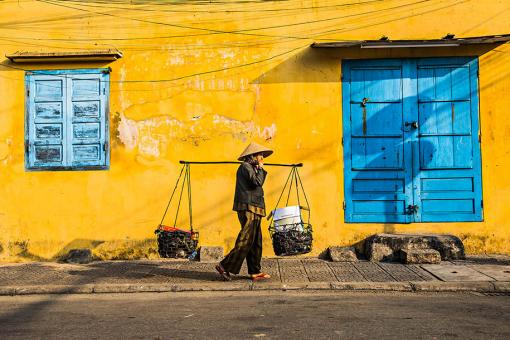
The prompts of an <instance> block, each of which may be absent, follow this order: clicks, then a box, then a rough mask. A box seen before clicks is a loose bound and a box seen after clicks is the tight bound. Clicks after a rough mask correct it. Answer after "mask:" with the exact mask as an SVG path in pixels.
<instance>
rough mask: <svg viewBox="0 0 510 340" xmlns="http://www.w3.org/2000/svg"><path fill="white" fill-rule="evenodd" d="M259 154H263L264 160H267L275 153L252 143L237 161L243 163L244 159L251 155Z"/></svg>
mask: <svg viewBox="0 0 510 340" xmlns="http://www.w3.org/2000/svg"><path fill="white" fill-rule="evenodd" d="M259 152H261V153H262V155H264V158H265V157H269V156H271V154H272V153H273V150H270V149H268V148H266V147H265V146H262V145H260V144H257V143H254V142H251V143H250V145H248V146H247V147H246V149H244V151H243V153H242V154H241V156H239V158H238V159H237V160H239V161H242V160H243V158H244V157H246V156H249V155H253V154H256V153H259Z"/></svg>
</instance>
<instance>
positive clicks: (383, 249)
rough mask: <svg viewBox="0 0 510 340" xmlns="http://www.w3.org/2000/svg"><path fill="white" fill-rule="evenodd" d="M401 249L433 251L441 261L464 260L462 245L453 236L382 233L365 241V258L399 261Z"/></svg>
mask: <svg viewBox="0 0 510 340" xmlns="http://www.w3.org/2000/svg"><path fill="white" fill-rule="evenodd" d="M402 249H433V250H437V251H438V252H439V254H440V255H441V260H457V259H465V253H464V245H463V244H462V241H461V240H460V239H459V238H458V237H456V236H453V235H439V234H386V233H384V234H375V235H372V236H370V237H368V238H367V239H366V240H365V256H366V257H367V258H368V259H369V260H370V261H399V260H400V259H401V256H400V251H401V250H402Z"/></svg>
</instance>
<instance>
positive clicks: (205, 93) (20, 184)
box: [0, 0, 510, 261]
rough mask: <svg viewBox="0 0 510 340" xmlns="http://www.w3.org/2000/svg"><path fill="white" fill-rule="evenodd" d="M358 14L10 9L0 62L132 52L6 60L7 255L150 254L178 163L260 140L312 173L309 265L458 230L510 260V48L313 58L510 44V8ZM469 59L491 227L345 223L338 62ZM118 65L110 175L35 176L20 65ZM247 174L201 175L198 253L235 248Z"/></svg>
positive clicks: (381, 7)
mask: <svg viewBox="0 0 510 340" xmlns="http://www.w3.org/2000/svg"><path fill="white" fill-rule="evenodd" d="M350 3H352V1H344V2H335V3H329V2H328V3H327V4H324V2H322V1H301V0H300V1H297V0H289V1H279V2H271V1H269V2H261V3H252V4H244V5H243V4H240V3H236V2H235V1H232V2H231V3H228V2H222V4H218V3H210V4H206V5H190V4H186V3H179V4H174V6H177V7H169V6H170V5H168V6H163V7H161V6H156V8H157V9H165V10H169V9H179V10H189V11H190V12H178V13H175V12H174V13H172V14H171V15H167V14H168V13H167V12H150V11H145V12H143V11H136V10H133V9H137V8H140V7H138V6H139V5H138V6H137V5H129V4H122V5H120V4H119V5H116V6H115V7H118V8H111V7H112V6H109V5H108V4H100V3H94V6H96V7H93V6H88V5H84V4H79V3H76V2H74V3H71V2H68V3H66V6H67V7H62V6H59V5H58V3H57V5H55V4H49V3H42V2H36V1H20V2H12V1H10V2H0V18H1V20H2V22H3V24H2V25H1V26H0V36H2V37H8V38H9V39H7V38H2V39H3V40H1V41H0V55H5V54H8V53H12V52H14V51H17V50H32V51H73V50H81V49H98V48H112V47H116V48H119V49H120V50H122V52H123V54H124V57H123V58H122V59H119V60H118V61H115V62H112V63H75V64H55V63H52V64H42V65H41V64H16V65H13V64H10V63H8V62H7V61H6V60H2V61H1V63H2V64H3V65H5V66H0V93H2V100H1V101H0V187H1V189H0V192H1V195H0V259H1V260H3V261H34V260H52V259H56V258H58V257H59V256H60V255H62V254H64V253H65V252H66V251H67V250H69V249H72V248H80V247H88V248H92V249H94V252H95V254H96V255H97V256H99V257H100V258H122V257H123V256H124V257H127V258H138V257H144V256H145V257H154V256H155V254H154V246H155V245H154V235H153V231H154V229H155V227H156V226H157V225H158V223H159V221H160V218H161V215H162V213H163V211H164V208H165V205H166V203H167V200H168V197H169V194H170V192H171V190H172V188H173V185H174V184H175V180H176V179H177V176H178V173H179V170H180V167H179V164H178V161H179V160H180V159H187V160H234V159H235V158H237V155H238V154H239V153H240V152H241V151H242V149H243V148H244V147H245V146H246V144H247V143H248V142H249V141H251V140H254V141H257V142H260V143H264V144H266V145H268V146H269V147H271V148H273V149H275V154H274V156H272V157H271V159H270V160H271V161H272V162H286V163H292V162H304V164H305V166H304V168H303V169H302V170H301V175H302V178H303V182H304V185H305V188H306V189H307V194H308V197H309V199H310V203H311V208H312V224H313V226H314V251H313V253H312V255H317V254H318V253H320V252H321V251H322V250H324V249H325V248H326V247H327V246H329V245H342V244H352V243H354V242H356V241H358V240H360V239H361V238H363V237H365V236H367V235H369V234H372V233H375V232H383V231H388V232H440V233H453V234H456V235H458V236H460V237H461V238H462V239H463V240H464V243H465V245H466V247H467V250H468V252H471V253H510V227H509V224H508V220H510V213H509V211H508V208H507V207H508V206H509V203H510V198H509V197H510V196H509V195H508V191H509V190H510V179H509V177H508V176H507V174H508V172H509V170H510V161H509V160H508V153H509V152H510V151H509V150H508V147H507V146H506V145H507V144H508V139H509V138H510V121H509V120H508V119H507V118H508V108H509V107H510V97H509V96H508V95H507V94H508V92H509V90H510V80H509V77H508V73H509V70H510V67H509V66H510V48H509V47H508V46H506V45H502V46H492V47H491V48H490V49H488V50H483V49H476V48H474V49H463V50H461V51H459V50H455V49H442V50H430V49H427V50H423V49H417V50H386V51H373V52H371V53H369V54H367V53H359V52H353V51H343V52H342V51H317V50H312V49H311V48H309V47H308V45H309V44H310V43H311V42H313V41H316V40H320V39H324V41H326V40H325V39H332V40H355V39H378V38H379V37H381V36H382V35H386V36H389V37H391V38H392V39H426V38H440V37H442V36H444V35H445V34H446V33H455V34H457V36H460V37H463V36H478V35H490V34H498V33H509V32H510V11H509V9H508V4H507V3H506V2H505V1H488V2H481V1H463V2H458V1H427V2H417V3H406V2H403V1H397V0H390V1H384V2H370V3H369V4H363V2H357V3H356V4H354V5H352V4H351V5H349V4H350ZM342 5H344V6H342ZM97 6H99V7H97ZM122 7H125V8H126V9H121V8H122ZM310 7H313V8H310ZM144 8H146V9H154V8H155V7H151V6H145V7H144ZM306 8H310V9H306ZM228 10H230V11H228ZM239 10H245V11H244V12H243V11H239ZM268 10H269V11H268ZM101 13H108V14H109V15H108V16H105V15H103V14H101ZM473 13H476V15H473ZM112 16H113V17H112ZM168 24H171V25H178V26H180V27H176V26H171V25H168ZM182 26H189V27H193V26H195V27H200V28H201V30H194V29H192V28H183V27H182ZM261 27H272V28H267V29H262V30H261V29H259V28H261ZM203 29H209V30H213V31H222V30H223V31H236V30H243V29H256V30H253V31H248V32H247V33H254V34H253V35H252V34H236V33H230V34H219V33H218V32H216V33H215V32H210V31H209V32H208V31H204V30H203ZM211 33H214V34H211ZM257 34H258V35H257ZM119 38H120V40H119ZM48 39H55V40H48ZM122 39H128V40H122ZM129 39H131V40H129ZM466 53H467V54H469V55H473V54H475V55H480V115H481V119H480V122H481V131H482V158H483V164H482V167H483V196H484V203H485V204H484V205H485V208H484V222H480V223H429V224H419V223H417V224H410V225H398V224H346V223H344V222H343V219H344V216H343V210H342V202H343V163H342V153H343V149H342V145H341V137H342V136H341V131H342V119H341V117H342V112H341V102H342V98H341V81H340V77H341V61H342V59H344V58H358V57H360V58H398V57H422V56H447V55H452V56H454V55H463V54H466ZM108 66H109V67H111V68H112V73H111V81H112V82H111V84H110V91H111V94H110V115H109V119H110V142H111V161H110V164H111V167H110V169H109V170H105V171H66V172H51V171H45V172H27V171H25V169H24V119H25V111H24V110H25V108H24V100H25V96H24V72H23V71H22V70H17V69H13V68H12V67H22V68H27V69H66V68H84V67H108ZM193 75H194V76H193ZM148 80H151V81H150V82H148ZM235 170H236V169H235V166H232V165H211V166H193V167H192V169H191V178H192V184H193V188H192V189H193V211H194V224H195V227H196V229H198V230H199V231H200V235H201V238H200V242H201V244H202V245H221V246H224V247H225V248H226V249H228V248H230V247H231V246H232V245H233V243H234V241H235V237H236V235H237V232H238V228H239V227H238V222H237V220H236V216H235V214H234V213H233V212H232V211H231V205H232V196H233V189H234V176H235ZM268 171H269V177H268V181H267V184H266V187H265V189H266V192H267V198H266V201H267V204H268V206H270V207H272V205H273V204H275V202H276V199H277V197H278V195H279V193H280V190H281V188H282V185H283V182H284V180H285V179H286V176H287V174H288V172H287V171H288V169H283V168H269V169H268ZM174 208H175V206H173V207H172V209H174ZM172 209H171V212H173V211H174V210H172ZM171 215H172V214H170V215H169V219H168V220H167V222H169V223H171V220H172V216H171ZM186 220H187V215H186V211H184V212H183V213H182V214H181V215H180V218H179V221H178V224H179V225H180V226H183V227H186V226H187V224H186V223H187V222H186ZM263 229H264V255H265V256H271V255H273V252H272V248H271V243H270V239H269V235H268V233H267V231H266V230H267V223H264V224H263Z"/></svg>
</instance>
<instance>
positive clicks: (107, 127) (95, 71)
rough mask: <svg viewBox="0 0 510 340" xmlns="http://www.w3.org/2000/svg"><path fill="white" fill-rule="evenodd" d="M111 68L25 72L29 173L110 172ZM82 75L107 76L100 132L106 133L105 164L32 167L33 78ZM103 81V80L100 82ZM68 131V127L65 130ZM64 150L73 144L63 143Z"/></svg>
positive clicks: (26, 148)
mask: <svg viewBox="0 0 510 340" xmlns="http://www.w3.org/2000/svg"><path fill="white" fill-rule="evenodd" d="M110 72H111V68H109V67H107V68H84V69H46V70H41V69H38V70H28V71H26V72H25V84H24V85H25V122H24V129H25V131H24V132H25V133H24V138H25V145H24V147H25V150H24V157H25V171H28V172H32V171H33V172H38V171H94V170H109V169H110V86H109V85H110V84H109V83H110V78H109V75H110ZM80 74H83V75H85V74H97V75H106V76H107V78H106V83H107V84H105V86H104V93H103V96H104V104H103V105H101V107H102V108H104V114H103V116H104V124H103V121H101V118H100V126H99V128H100V131H101V133H104V144H103V145H102V148H101V149H100V152H102V153H104V164H101V165H65V166H61V165H55V166H47V165H45V166H41V165H31V164H30V153H31V151H32V152H34V151H33V150H30V142H31V140H30V135H29V133H30V125H31V121H30V118H31V117H30V109H31V107H30V96H31V95H32V96H33V95H35V94H32V93H30V81H32V77H33V76H37V75H48V76H61V77H63V78H66V76H67V75H72V76H75V75H80ZM100 81H101V82H102V81H103V80H102V79H101V80H100ZM68 100H70V98H66V102H68ZM63 114H65V115H66V116H64V120H65V119H66V117H67V115H68V114H70V113H69V112H67V111H66V112H64V113H63ZM65 130H67V126H66V128H65ZM62 145H63V150H64V152H67V148H68V147H72V144H71V145H69V143H68V141H63V143H62Z"/></svg>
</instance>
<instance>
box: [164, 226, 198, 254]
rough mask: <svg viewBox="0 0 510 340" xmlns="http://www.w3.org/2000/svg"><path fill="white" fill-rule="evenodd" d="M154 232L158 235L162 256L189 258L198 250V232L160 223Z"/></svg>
mask: <svg viewBox="0 0 510 340" xmlns="http://www.w3.org/2000/svg"><path fill="white" fill-rule="evenodd" d="M154 233H155V234H156V235H157V237H158V253H159V256H161V257H165V258H187V257H189V256H190V255H191V254H192V253H193V252H195V251H196V250H197V245H198V232H192V231H189V230H182V229H178V228H174V227H168V226H164V225H160V226H159V228H158V229H156V231H155V232H154Z"/></svg>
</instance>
